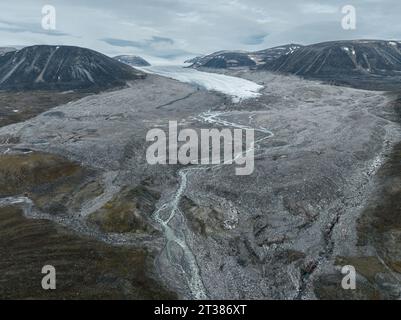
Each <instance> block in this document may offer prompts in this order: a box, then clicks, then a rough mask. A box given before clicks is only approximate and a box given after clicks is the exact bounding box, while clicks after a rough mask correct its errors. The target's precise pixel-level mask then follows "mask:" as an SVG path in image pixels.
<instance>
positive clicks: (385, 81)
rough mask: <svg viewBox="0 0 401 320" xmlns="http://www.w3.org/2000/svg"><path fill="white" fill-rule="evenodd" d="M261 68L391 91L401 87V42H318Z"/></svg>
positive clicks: (358, 86) (335, 82) (341, 83)
mask: <svg viewBox="0 0 401 320" xmlns="http://www.w3.org/2000/svg"><path fill="white" fill-rule="evenodd" d="M259 69H261V70H269V71H274V72H281V73H289V74H295V75H298V76H302V77H304V78H309V79H317V80H324V81H326V82H331V83H334V84H340V85H350V86H353V87H357V88H363V89H376V90H391V89H393V88H400V84H401V42H398V41H383V40H347V41H331V42H324V43H318V44H313V45H309V46H305V47H302V48H299V49H298V50H295V51H294V52H292V53H291V54H288V55H283V56H281V57H279V58H278V59H276V60H274V61H272V62H271V63H268V64H265V65H263V66H260V67H259Z"/></svg>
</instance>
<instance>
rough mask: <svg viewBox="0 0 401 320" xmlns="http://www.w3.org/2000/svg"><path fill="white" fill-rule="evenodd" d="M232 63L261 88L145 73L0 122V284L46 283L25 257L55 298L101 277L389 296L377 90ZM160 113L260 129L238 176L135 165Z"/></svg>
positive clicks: (392, 182) (384, 143)
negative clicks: (49, 282)
mask: <svg viewBox="0 0 401 320" xmlns="http://www.w3.org/2000/svg"><path fill="white" fill-rule="evenodd" d="M235 75H236V76H240V77H244V78H247V80H250V81H253V82H255V83H257V84H259V85H261V86H263V89H261V91H260V94H261V95H260V96H258V97H255V98H252V99H248V100H243V101H240V102H239V103H233V102H232V99H231V97H229V96H225V95H223V94H221V93H217V92H209V91H206V90H198V88H197V87H194V86H191V85H190V84H185V83H180V82H178V81H175V80H172V79H167V78H163V77H160V76H157V75H149V76H148V77H147V79H145V80H137V81H134V82H132V83H131V84H130V86H129V88H125V89H122V90H118V91H113V92H106V93H101V94H98V95H93V96H88V97H85V98H83V99H80V100H78V101H75V102H72V103H69V104H67V105H61V106H59V107H56V108H53V109H51V110H49V111H46V112H44V113H42V114H40V115H38V116H36V117H34V118H32V119H29V120H27V121H25V122H20V123H16V124H12V125H9V126H4V127H2V128H0V141H1V142H2V144H1V145H0V154H1V155H0V177H1V185H0V196H1V198H2V199H1V200H0V236H1V237H3V238H4V239H10V240H9V241H10V242H7V241H1V242H0V253H1V255H2V256H3V257H6V259H3V258H2V263H1V264H0V284H1V287H2V290H0V296H1V297H2V298H15V297H16V298H32V297H39V298H43V297H46V294H44V293H43V292H39V291H37V289H36V287H35V286H36V285H37V286H40V282H38V281H37V280H38V279H37V277H40V270H38V271H37V272H38V274H36V273H35V272H36V271H35V270H36V269H37V268H39V266H40V265H41V264H43V265H45V264H53V265H54V266H55V267H56V269H57V267H60V270H62V271H61V272H62V277H61V278H60V288H68V289H65V291H63V290H61V289H60V291H58V295H57V297H64V298H71V297H72V294H73V293H74V292H79V298H99V297H100V298H101V297H104V298H106V297H109V296H103V293H104V291H102V290H105V288H111V287H112V288H113V291H112V295H111V297H116V298H128V299H129V298H159V297H168V298H173V297H175V296H178V297H179V298H211V299H241V298H246V299H316V298H346V299H347V298H361V299H372V298H382V299H389V298H400V295H401V294H400V289H401V285H400V282H399V280H398V279H399V278H400V277H401V270H400V263H401V257H400V256H399V252H400V250H399V249H400V244H399V243H400V242H399V241H397V239H399V235H400V230H401V229H400V224H399V221H398V220H399V219H398V215H396V214H395V213H396V212H397V213H399V211H400V207H399V204H398V202H397V197H398V194H399V177H398V176H397V174H396V172H397V167H396V166H397V163H398V162H397V161H398V160H397V159H399V158H398V156H399V152H398V151H397V150H398V149H397V148H395V149H394V146H395V145H396V144H397V143H399V142H400V141H401V130H400V128H399V124H398V122H397V121H398V115H397V114H396V111H395V110H396V108H398V106H396V105H395V104H394V103H392V100H393V98H392V97H390V96H388V95H386V94H384V93H381V92H369V91H362V90H354V89H349V88H341V87H334V86H327V85H323V84H320V83H317V82H312V81H305V80H301V79H299V78H296V77H286V76H279V75H273V74H270V73H265V72H247V73H244V72H237V73H236V74H235ZM210 112H212V113H213V112H215V114H217V115H218V116H216V117H215V118H213V119H214V121H207V119H209V120H210V117H209V118H208V117H207V116H205V115H207V114H209V115H210ZM169 120H174V121H178V123H179V126H180V128H192V129H196V130H200V129H201V128H210V127H215V128H223V127H224V126H225V125H227V124H228V125H229V126H235V125H242V126H246V127H252V128H256V129H260V130H259V131H258V132H257V137H259V138H263V136H264V135H266V132H271V133H272V135H269V137H268V138H267V139H260V142H259V143H258V145H257V149H256V159H255V172H254V173H253V174H252V175H250V176H235V173H234V167H233V166H220V167H215V168H200V167H195V166H192V167H185V168H184V167H181V166H179V165H176V166H171V165H164V166H162V165H157V166H150V165H148V164H147V162H146V159H145V154H146V148H147V144H146V141H145V136H146V133H147V132H148V130H150V129H152V128H154V127H159V128H164V129H166V130H167V127H168V121H169ZM261 128H262V129H263V130H262V129H261ZM389 163H390V164H391V168H390V169H389V165H388V164H389ZM398 171H399V170H398ZM378 198H379V199H385V202H378V201H379V200H377V201H376V200H375V199H378ZM387 199H388V200H387ZM378 203H382V204H379V205H378ZM22 214H23V215H24V217H23V216H22ZM49 237H50V238H49ZM11 239H12V240H13V241H12V240H11ZM27 241H29V243H30V244H29V245H28V244H27ZM67 243H68V244H67ZM10 244H12V246H10ZM29 252H31V253H29ZM88 252H91V253H92V254H93V255H88ZM123 255H124V256H125V257H127V258H126V259H127V263H126V264H125V265H124V266H122V265H121V264H122V263H123V261H124V258H123ZM89 257H91V258H90V259H89ZM74 261H76V264H77V265H78V266H79V268H76V269H74V268H73V267H72V265H73V264H74ZM346 264H352V265H354V266H355V267H356V269H357V272H358V279H357V290H355V291H345V290H343V289H342V288H341V278H342V275H341V272H340V270H341V267H342V266H343V265H346ZM145 266H146V267H145ZM34 269H35V270H34ZM79 270H82V272H81V273H79ZM131 270H132V272H131ZM78 274H79V275H78ZM89 274H90V276H89ZM140 278H142V281H141V280H140ZM16 279H19V280H20V281H19V282H18V284H16V283H15V282H16V281H17V280H16ZM13 286H14V287H17V288H18V290H12V287H13ZM63 286H64V287H63ZM157 288H159V289H157ZM48 297H50V298H52V297H53V296H51V295H50V296H48Z"/></svg>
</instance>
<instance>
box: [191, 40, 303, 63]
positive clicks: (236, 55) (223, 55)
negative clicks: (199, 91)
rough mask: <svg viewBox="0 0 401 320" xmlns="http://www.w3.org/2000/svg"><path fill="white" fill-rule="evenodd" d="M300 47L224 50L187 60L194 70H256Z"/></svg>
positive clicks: (291, 45)
mask: <svg viewBox="0 0 401 320" xmlns="http://www.w3.org/2000/svg"><path fill="white" fill-rule="evenodd" d="M300 47H301V45H298V44H287V45H283V46H279V47H274V48H269V49H265V50H260V51H255V52H247V51H229V50H224V51H218V52H215V53H212V54H209V55H205V56H200V57H195V58H193V59H191V60H187V61H186V63H192V65H191V67H192V68H201V67H204V68H215V69H227V68H239V67H247V68H254V67H257V66H261V65H264V64H266V63H269V62H270V61H273V60H275V59H277V58H278V57H281V56H282V55H287V54H290V53H292V52H294V51H295V50H297V49H299V48H300Z"/></svg>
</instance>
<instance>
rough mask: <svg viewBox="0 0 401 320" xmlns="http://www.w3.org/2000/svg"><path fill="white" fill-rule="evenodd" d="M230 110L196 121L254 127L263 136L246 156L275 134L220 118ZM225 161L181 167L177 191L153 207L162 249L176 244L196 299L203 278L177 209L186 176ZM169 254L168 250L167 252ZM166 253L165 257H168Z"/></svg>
mask: <svg viewBox="0 0 401 320" xmlns="http://www.w3.org/2000/svg"><path fill="white" fill-rule="evenodd" d="M230 114H231V112H205V113H201V114H200V115H199V116H198V117H197V120H198V121H201V122H206V123H209V124H215V125H218V126H222V125H223V126H226V127H232V128H236V129H253V130H255V131H257V132H259V133H261V134H262V137H261V138H260V139H258V140H256V141H254V143H252V145H251V146H250V148H249V149H248V150H245V151H244V152H243V154H242V155H247V154H248V153H250V152H251V151H255V150H256V149H257V148H258V146H259V143H260V142H262V141H263V140H267V139H269V138H271V137H273V136H274V134H273V133H272V132H271V131H270V130H267V129H265V128H262V127H258V128H252V127H249V126H246V125H242V124H238V123H234V122H229V121H227V120H224V119H223V118H222V117H224V116H227V115H230ZM238 156H239V155H236V156H235V157H238ZM223 165H224V163H221V164H217V165H212V166H195V167H192V168H184V169H181V170H180V171H179V173H178V174H179V178H180V181H179V185H178V188H177V190H176V192H175V193H174V194H173V196H172V198H171V200H170V201H169V202H167V203H165V204H164V205H162V206H161V207H160V208H159V209H158V210H156V211H155V212H154V214H153V219H154V220H155V221H156V222H157V223H158V224H159V225H160V226H161V227H162V229H163V231H164V235H165V237H166V240H167V245H166V248H165V250H167V252H169V251H170V249H169V248H170V245H172V244H176V245H178V246H179V247H180V248H181V250H182V254H183V257H182V258H183V259H185V260H186V265H187V266H188V269H187V270H184V268H182V267H180V269H181V270H180V271H181V273H182V274H183V275H184V277H185V279H186V282H187V285H188V287H189V290H190V292H191V295H192V297H193V298H195V299H207V298H208V295H207V292H206V289H205V287H204V285H203V282H202V277H201V274H200V270H199V267H198V263H197V261H196V257H195V255H194V254H193V252H192V250H191V248H190V246H189V244H188V241H187V232H188V227H187V225H186V223H185V218H184V216H183V214H182V212H181V210H180V207H179V206H180V201H181V199H182V197H183V196H184V194H185V191H186V188H187V185H188V178H189V175H190V174H191V173H195V172H198V171H202V170H205V169H207V168H212V169H218V168H219V167H221V166H223ZM166 211H167V217H164V216H163V213H165V212H166ZM176 216H180V217H181V218H182V219H181V221H182V222H181V223H180V224H179V225H175V226H174V227H172V226H170V222H171V221H172V220H173V219H174V218H175V217H176ZM170 254H171V253H170ZM170 254H168V255H167V256H169V255H170Z"/></svg>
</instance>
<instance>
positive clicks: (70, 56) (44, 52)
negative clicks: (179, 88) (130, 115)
mask: <svg viewBox="0 0 401 320" xmlns="http://www.w3.org/2000/svg"><path fill="white" fill-rule="evenodd" d="M144 77H145V74H144V73H142V72H141V71H138V70H135V69H134V68H132V67H130V66H128V65H126V64H123V63H121V62H118V61H116V60H114V59H112V58H110V57H107V56H105V55H103V54H101V53H99V52H96V51H93V50H90V49H85V48H80V47H73V46H47V45H38V46H31V47H26V48H23V49H21V50H18V51H14V52H9V53H5V54H4V55H2V56H0V89H3V90H38V89H40V90H53V89H57V90H73V89H88V88H109V87H114V86H122V85H125V84H126V81H128V80H134V79H140V78H144Z"/></svg>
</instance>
